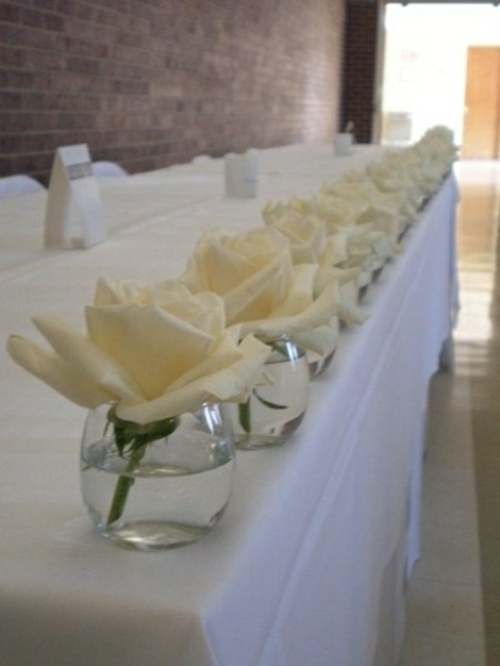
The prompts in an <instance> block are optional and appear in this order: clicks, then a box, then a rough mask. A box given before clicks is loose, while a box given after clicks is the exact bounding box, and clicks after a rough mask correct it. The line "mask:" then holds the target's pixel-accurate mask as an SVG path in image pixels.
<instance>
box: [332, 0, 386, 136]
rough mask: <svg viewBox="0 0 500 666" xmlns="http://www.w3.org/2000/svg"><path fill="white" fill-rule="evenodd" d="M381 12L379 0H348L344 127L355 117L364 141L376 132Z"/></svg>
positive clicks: (345, 36)
mask: <svg viewBox="0 0 500 666" xmlns="http://www.w3.org/2000/svg"><path fill="white" fill-rule="evenodd" d="M378 12H379V7H378V2H377V1H376V0H348V4H347V6H346V19H345V33H344V41H345V51H344V74H343V78H344V88H343V94H342V110H341V114H340V127H344V126H345V124H346V123H347V122H348V121H352V122H353V123H354V127H355V135H356V140H357V141H358V142H360V143H369V142H370V141H371V135H372V122H373V116H372V114H373V109H374V99H375V75H376V69H375V67H376V64H375V63H376V56H377V25H378Z"/></svg>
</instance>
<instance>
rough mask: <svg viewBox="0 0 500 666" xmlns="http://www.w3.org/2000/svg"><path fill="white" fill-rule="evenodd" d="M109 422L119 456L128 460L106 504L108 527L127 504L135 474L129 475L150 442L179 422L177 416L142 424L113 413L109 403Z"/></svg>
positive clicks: (161, 436) (119, 516) (165, 434)
mask: <svg viewBox="0 0 500 666" xmlns="http://www.w3.org/2000/svg"><path fill="white" fill-rule="evenodd" d="M110 424H112V425H113V428H114V437H115V443H116V448H117V449H118V452H119V454H120V457H121V458H123V459H125V460H127V464H126V467H125V474H121V475H120V476H119V478H118V481H117V483H116V488H115V492H114V495H113V499H112V501H111V506H110V508H109V513H108V518H107V520H106V525H107V526H108V527H109V525H111V524H112V523H114V522H115V521H116V520H118V519H119V518H121V516H122V515H123V512H124V510H125V506H126V504H127V499H128V495H129V492H130V489H131V488H132V486H133V485H134V481H135V479H134V477H133V476H131V474H132V472H134V471H135V470H136V469H137V467H138V466H139V463H140V462H141V460H142V458H143V457H144V454H145V453H146V449H147V447H148V445H149V444H151V443H152V442H154V441H156V440H157V439H160V438H163V437H165V438H166V437H168V435H171V434H172V433H173V432H174V430H175V429H176V428H177V426H178V425H179V419H178V417H176V416H173V417H170V418H167V419H163V420H161V421H154V422H152V423H147V424H145V425H140V424H139V423H134V422H133V421H125V420H123V419H121V418H120V417H118V416H117V415H116V408H115V407H111V408H110V410H109V411H108V423H107V425H106V430H107V428H108V426H109V425H110Z"/></svg>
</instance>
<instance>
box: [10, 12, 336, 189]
mask: <svg viewBox="0 0 500 666" xmlns="http://www.w3.org/2000/svg"><path fill="white" fill-rule="evenodd" d="M343 26H344V0H307V2H304V0H254V1H249V0H178V1H174V0H11V1H1V0H0V175H8V174H11V173H28V174H31V175H33V176H35V177H37V178H39V179H40V180H42V182H46V181H47V178H48V174H49V171H50V167H51V164H52V158H53V152H54V150H55V148H56V147H57V146H60V145H67V144H74V143H87V144H88V146H89V148H90V151H91V154H92V157H93V159H94V160H98V159H109V160H114V161H118V162H120V163H121V164H122V165H123V166H124V167H125V168H127V169H128V170H129V171H131V172H134V171H143V170H147V169H154V168H159V167H162V166H166V165H169V164H172V163H176V162H182V161H187V160H189V159H191V158H192V157H193V156H194V155H196V154H200V153H209V154H212V155H222V154H224V153H226V152H228V151H231V150H235V151H239V150H244V149H246V148H248V147H250V146H255V147H265V146H272V145H281V144H285V143H290V142H297V141H304V140H315V139H320V140H321V139H328V138H330V137H331V136H332V133H333V132H334V130H335V128H336V125H337V120H338V108H339V104H340V100H339V97H340V91H339V85H340V79H341V67H342V55H341V54H342V47H343Z"/></svg>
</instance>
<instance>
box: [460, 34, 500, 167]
mask: <svg viewBox="0 0 500 666" xmlns="http://www.w3.org/2000/svg"><path fill="white" fill-rule="evenodd" d="M460 152H461V156H462V157H465V158H474V159H477V158H483V159H494V160H496V159H498V158H499V157H500V47H494V46H471V47H469V49H468V57H467V79H466V88H465V109H464V134H463V141H462V148H461V151H460Z"/></svg>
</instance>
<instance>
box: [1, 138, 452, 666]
mask: <svg viewBox="0 0 500 666" xmlns="http://www.w3.org/2000/svg"><path fill="white" fill-rule="evenodd" d="M379 155H380V148H377V147H368V146H365V147H357V148H356V150H355V151H354V154H353V156H352V157H350V158H334V157H333V156H332V151H331V148H330V147H329V146H290V147H286V148H282V149H272V150H268V151H261V165H262V168H261V179H260V185H259V197H258V198H257V199H255V200H228V199H226V198H225V197H224V193H223V175H222V161H221V160H209V161H200V162H196V163H194V164H191V165H179V166H178V167H174V168H171V169H165V170H160V171H159V172H153V173H151V174H142V175H139V176H132V177H130V178H127V179H123V180H113V181H111V180H109V181H103V182H102V183H100V188H101V196H102V200H103V208H104V209H105V210H106V211H108V215H109V218H110V219H111V220H112V223H111V225H110V229H111V232H110V235H109V238H108V240H107V241H106V242H105V243H103V244H101V245H98V246H95V247H93V248H91V249H89V250H79V251H76V250H73V251H59V252H55V251H50V252H48V251H44V250H43V248H41V245H38V246H37V242H38V243H40V242H41V240H40V238H38V236H37V234H38V231H40V230H41V229H42V226H43V205H44V199H43V193H41V194H40V195H37V196H35V195H29V197H28V195H26V197H28V198H26V197H22V198H20V197H19V198H17V199H18V200H17V202H14V200H11V201H10V202H9V203H8V205H7V204H6V202H4V203H3V204H2V202H0V239H1V240H2V241H3V240H4V238H5V239H6V241H7V243H6V244H3V243H2V251H1V252H0V259H2V258H4V259H5V261H4V262H3V263H0V309H1V312H2V317H1V321H0V327H1V330H2V334H3V335H2V339H3V340H5V339H6V338H7V335H8V334H9V333H19V334H22V335H26V336H28V337H31V338H36V333H35V332H34V329H33V327H32V325H31V324H30V321H29V318H30V316H32V315H34V314H37V313H42V312H43V313H45V312H56V313H58V314H60V315H61V316H62V317H63V318H64V319H66V321H68V322H70V323H72V324H73V325H75V326H79V327H82V326H83V318H82V311H83V305H84V304H86V303H88V302H90V301H91V300H92V297H93V291H94V285H95V281H96V279H97V278H98V277H100V276H105V277H107V278H109V279H117V278H123V277H133V278H137V279H143V280H147V281H150V280H151V281H152V280H156V279H161V278H164V277H176V276H177V275H178V274H179V273H180V272H181V271H182V270H183V268H184V264H185V259H186V258H187V255H188V253H189V251H190V250H191V248H192V247H193V246H194V244H195V242H196V241H197V239H198V238H199V236H200V234H201V233H202V232H203V231H204V230H206V229H209V228H213V227H216V226H218V227H221V228H223V229H226V230H234V231H239V230H243V229H246V228H249V227H251V226H255V225H256V224H261V221H260V211H261V209H262V207H263V205H264V203H265V202H266V201H267V200H268V199H273V200H285V199H286V198H288V197H290V196H292V195H293V194H297V195H299V196H307V195H308V194H311V193H312V192H313V191H315V190H316V189H317V188H318V187H319V186H320V185H321V183H322V182H323V181H331V180H332V179H333V180H334V179H336V178H337V177H339V176H340V175H341V174H342V173H343V172H344V171H346V170H348V169H357V168H360V167H361V166H362V165H363V164H365V163H366V162H367V161H369V160H370V159H376V158H377V157H378V156H379ZM141 181H142V185H141ZM134 193H135V194H134ZM37 197H38V198H37ZM456 201H457V189H456V184H455V180H454V177H453V175H451V176H450V177H448V178H447V180H446V181H445V182H444V183H443V185H442V187H441V188H440V190H439V191H438V192H437V193H436V195H435V196H434V197H433V198H432V199H431V201H430V202H428V204H427V205H426V207H425V209H424V210H423V212H422V214H421V215H420V218H419V221H418V222H417V223H416V224H415V225H414V226H413V227H412V228H411V230H410V232H409V233H408V234H407V236H406V237H405V240H404V248H403V252H402V253H401V255H400V256H398V257H397V258H396V259H395V260H393V261H392V262H391V263H390V264H389V265H388V266H387V267H386V268H385V269H384V271H383V273H382V275H381V277H380V278H379V281H378V282H377V283H376V284H375V285H373V286H372V287H371V288H370V290H369V291H368V294H367V297H366V299H365V301H364V304H363V307H365V308H366V309H367V310H368V311H369V313H370V317H369V318H368V320H367V321H366V322H365V323H364V324H363V325H362V326H361V327H359V328H357V329H346V330H344V331H343V332H342V334H341V338H340V343H339V348H338V350H337V353H336V356H335V359H334V362H333V364H332V365H331V366H330V367H329V368H328V370H327V371H326V372H325V373H323V374H322V375H321V376H320V377H318V378H317V379H315V380H314V381H313V382H312V383H311V394H310V405H309V409H308V412H307V414H306V417H305V419H304V421H303V423H302V425H301V427H300V429H299V431H298V432H297V433H296V434H295V435H294V436H293V437H292V438H291V439H290V441H289V442H288V443H287V444H286V445H284V446H282V447H280V448H274V449H268V450H264V451H251V452H243V451H242V452H238V456H237V465H236V477H235V483H234V490H233V495H232V497H231V501H230V503H229V506H228V508H227V511H226V514H225V516H224V517H223V519H222V521H221V522H220V523H219V525H218V526H217V527H216V529H215V530H214V531H213V533H212V534H210V535H209V536H208V537H206V538H204V539H202V540H201V541H199V542H197V543H194V544H191V545H189V546H187V547H184V548H181V549H178V550H171V551H163V552H152V553H137V552H129V551H125V550H122V549H119V548H117V547H116V546H115V545H113V544H112V543H111V542H109V541H107V540H105V539H103V538H102V537H99V536H98V535H97V534H95V533H94V531H93V528H92V527H91V524H90V521H89V519H88V517H87V515H86V513H85V510H84V508H83V505H82V501H81V498H80V494H79V478H78V455H79V439H80V434H81V429H82V425H83V420H84V417H85V414H84V413H82V410H81V409H80V408H78V407H76V406H75V405H72V404H71V403H69V402H67V401H66V400H64V399H63V398H61V397H60V396H58V395H57V394H55V393H53V392H52V391H51V390H49V389H47V388H46V387H45V386H43V385H42V384H41V383H40V382H38V381H36V380H34V379H32V378H31V377H29V376H28V375H27V374H26V373H25V372H24V371H23V370H21V369H20V368H19V367H17V366H16V365H15V364H14V363H13V362H12V361H11V360H10V359H9V358H8V357H7V355H6V352H5V350H4V345H2V350H1V351H0V353H1V354H2V373H1V377H0V382H1V384H0V386H1V395H2V406H3V410H2V429H1V433H0V442H1V444H0V502H1V519H0V538H1V547H0V651H1V653H0V654H1V659H0V661H1V663H2V664H3V665H4V666H68V664H71V666H90V664H92V665H94V664H99V665H101V664H102V665H103V666H104V665H106V666H137V665H138V664H141V666H156V664H161V665H162V666H166V665H169V666H303V665H304V664H314V666H323V665H324V666H332V664H339V665H341V666H389V665H395V664H396V662H397V655H398V652H399V647H400V644H401V640H402V636H403V632H404V585H405V580H406V579H407V575H408V573H409V572H411V566H412V564H413V562H414V561H415V559H416V558H418V556H419V538H418V534H419V529H418V515H419V500H420V498H419V487H420V485H419V479H420V473H421V458H422V447H423V439H424V434H423V430H424V428H423V424H424V422H425V410H426V401H427V385H428V381H429V378H430V376H431V375H432V374H433V373H434V372H435V371H436V369H437V367H438V364H439V356H440V352H441V349H442V345H443V343H445V342H446V341H447V340H448V339H449V336H450V333H451V329H452V325H453V311H454V308H455V306H456V294H457V284H456V271H455V268H456V267H455V252H454V220H455V215H454V212H455V204H456ZM163 204H165V206H164V207H163ZM16 210H17V213H16V212H15V211H16ZM5 211H11V212H10V213H9V214H12V215H13V216H14V217H15V218H16V219H17V220H22V228H21V229H20V230H19V234H20V235H23V237H24V241H23V242H24V243H25V245H24V249H23V250H22V252H21V254H22V256H21V254H18V255H17V258H16V259H15V260H12V259H11V260H9V258H8V257H9V251H8V248H7V247H6V245H8V243H11V244H12V247H13V246H15V244H16V242H17V241H19V238H18V239H17V241H16V239H15V234H13V233H11V235H10V236H9V233H7V231H6V230H5V226H2V225H5V224H6V222H5V220H6V219H7V218H6V217H5V216H4V215H3V213H5ZM40 219H42V223H40ZM28 220H31V222H28ZM12 223H13V224H14V223H15V220H13V221H12ZM37 229H38V231H37ZM11 231H12V230H11ZM37 238H38V240H36V239H37ZM26 239H30V241H29V243H28V242H27V240H26ZM28 246H29V247H28Z"/></svg>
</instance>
